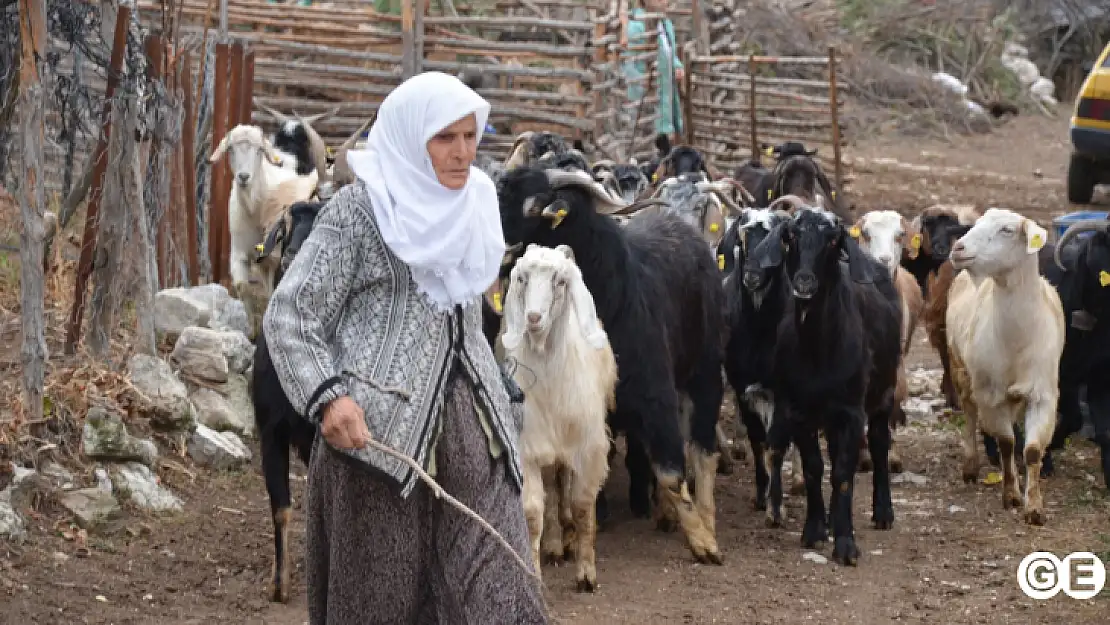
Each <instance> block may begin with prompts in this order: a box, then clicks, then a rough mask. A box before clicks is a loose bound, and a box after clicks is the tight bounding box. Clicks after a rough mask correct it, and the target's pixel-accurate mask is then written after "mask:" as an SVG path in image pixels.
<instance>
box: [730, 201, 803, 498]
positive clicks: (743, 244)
mask: <svg viewBox="0 0 1110 625" xmlns="http://www.w3.org/2000/svg"><path fill="white" fill-rule="evenodd" d="M789 219H790V215H789V214H787V213H786V212H785V211H780V210H772V209H767V208H762V209H746V210H745V211H744V214H743V215H742V216H741V217H740V218H739V219H738V220H737V221H736V222H735V223H733V225H732V227H731V228H730V229H729V233H728V235H726V238H725V239H724V240H723V241H722V242H721V246H720V247H718V250H717V251H718V254H719V255H720V256H724V258H725V271H726V272H728V277H727V278H726V279H725V285H724V286H725V294H726V296H727V298H728V311H729V312H728V321H729V339H728V345H727V347H726V348H725V363H724V364H725V374H726V376H727V378H728V383H729V385H730V386H732V388H733V390H735V392H736V408H737V412H738V413H739V419H738V420H739V422H740V423H741V424H743V426H744V429H745V430H746V431H747V435H748V441H749V443H750V444H751V447H752V457H753V458H754V459H755V462H754V464H755V489H756V495H755V506H756V508H757V509H759V510H765V509H766V508H767V484H768V474H767V466H766V464H765V463H764V462H763V451H764V449H765V445H766V442H767V429H766V428H767V426H768V424H769V419H768V418H767V417H769V416H770V414H769V410H768V409H769V408H770V406H772V405H773V404H772V400H771V397H770V395H769V389H770V388H771V379H770V373H771V358H772V356H773V355H774V348H775V336H776V334H777V329H778V326H779V323H780V322H781V321H782V318H783V313H784V311H785V308H786V304H787V300H788V299H789V298H790V291H789V289H788V288H787V285H786V281H785V280H784V279H783V278H782V272H781V271H779V270H778V268H771V269H763V268H760V267H759V266H758V265H757V264H755V263H752V262H748V259H749V258H750V257H751V252H752V251H753V250H755V249H756V248H757V247H758V246H759V244H760V243H761V242H762V241H763V240H764V239H765V238H766V237H767V236H768V234H770V232H771V231H772V230H773V229H774V228H775V226H777V225H779V224H780V223H784V222H786V221H787V220H789ZM733 268H736V269H737V270H736V271H733ZM793 473H794V475H795V476H799V475H801V467H797V466H796V467H794V468H793Z"/></svg>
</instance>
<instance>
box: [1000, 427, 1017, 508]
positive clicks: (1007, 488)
mask: <svg viewBox="0 0 1110 625" xmlns="http://www.w3.org/2000/svg"><path fill="white" fill-rule="evenodd" d="M1007 429H1008V430H1010V431H1009V432H1006V433H1004V434H1002V435H996V436H995V439H996V440H997V441H998V452H999V460H1001V461H1002V507H1003V508H1004V509H1006V510H1009V509H1010V508H1014V507H1017V506H1020V505H1021V503H1022V498H1021V490H1020V489H1019V488H1018V476H1017V464H1016V462H1015V459H1014V433H1013V429H1012V428H1007Z"/></svg>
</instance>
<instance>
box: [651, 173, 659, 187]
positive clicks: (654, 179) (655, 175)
mask: <svg viewBox="0 0 1110 625" xmlns="http://www.w3.org/2000/svg"><path fill="white" fill-rule="evenodd" d="M651 182H652V184H655V183H656V182H659V172H657V171H656V172H652V174H651Z"/></svg>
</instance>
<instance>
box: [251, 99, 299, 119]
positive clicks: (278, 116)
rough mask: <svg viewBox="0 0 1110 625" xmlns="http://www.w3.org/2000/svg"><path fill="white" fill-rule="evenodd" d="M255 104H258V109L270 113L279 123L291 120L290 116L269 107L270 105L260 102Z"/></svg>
mask: <svg viewBox="0 0 1110 625" xmlns="http://www.w3.org/2000/svg"><path fill="white" fill-rule="evenodd" d="M255 104H256V105H257V106H258V108H260V109H262V110H264V111H266V112H267V113H269V114H270V115H272V116H274V118H275V119H277V121H278V123H279V124H284V123H285V122H291V121H293V118H292V117H290V116H288V115H286V114H285V113H282V112H281V111H278V110H276V109H273V108H270V107H268V106H266V105H265V104H262V103H261V102H256V103H255Z"/></svg>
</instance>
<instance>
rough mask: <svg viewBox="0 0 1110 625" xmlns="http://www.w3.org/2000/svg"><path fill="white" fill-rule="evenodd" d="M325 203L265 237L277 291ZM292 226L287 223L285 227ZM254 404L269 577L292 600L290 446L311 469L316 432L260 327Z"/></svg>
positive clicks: (292, 212) (310, 206)
mask: <svg viewBox="0 0 1110 625" xmlns="http://www.w3.org/2000/svg"><path fill="white" fill-rule="evenodd" d="M323 205H324V204H323V203H322V202H297V203H296V204H293V206H292V207H290V209H289V219H288V220H286V219H281V220H279V221H278V223H277V225H275V227H274V228H273V229H271V231H270V232H269V234H267V236H266V241H265V243H263V249H262V251H261V254H260V255H259V257H260V258H262V257H265V256H269V254H270V252H272V251H273V250H274V248H275V247H277V248H278V249H280V250H281V266H280V267H279V268H278V270H277V272H276V274H275V277H274V286H275V287H276V286H277V284H278V282H281V277H282V276H283V275H284V274H285V271H286V270H287V269H288V268H289V263H291V262H292V261H293V258H294V257H295V256H296V255H297V252H298V251H299V250H300V249H301V245H302V244H303V243H304V241H305V239H307V238H308V235H309V233H310V232H312V225H313V223H314V222H315V221H316V215H317V214H318V213H319V212H320V209H321V207H323ZM287 221H288V224H287V223H286V222H287ZM251 402H252V403H253V404H254V420H255V424H256V425H257V427H258V438H259V442H260V446H261V448H262V474H263V476H264V477H265V480H266V492H267V494H268V495H269V497H270V512H271V513H272V515H273V519H274V565H273V569H272V572H271V575H270V588H271V600H272V601H281V602H285V601H288V599H289V576H290V567H291V562H290V555H289V548H288V544H289V522H290V519H291V516H292V508H291V504H292V496H291V494H290V492H289V447H290V446H292V447H294V448H296V450H297V457H298V458H300V459H301V462H303V463H305V466H308V461H309V457H310V456H311V454H312V443H313V441H314V440H315V437H316V427H315V426H314V425H312V424H311V423H309V422H308V421H307V420H305V419H304V418H302V417H301V415H299V414H297V411H296V409H294V408H293V405H292V404H290V403H289V399H288V398H287V397H286V395H285V391H283V390H282V388H281V380H279V379H278V377H277V373H276V372H275V371H274V364H273V361H272V360H271V358H270V350H269V348H268V347H267V345H266V333H265V332H264V331H263V330H262V329H261V328H260V329H259V331H258V337H257V338H256V339H255V351H254V375H253V378H252V380H251Z"/></svg>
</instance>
